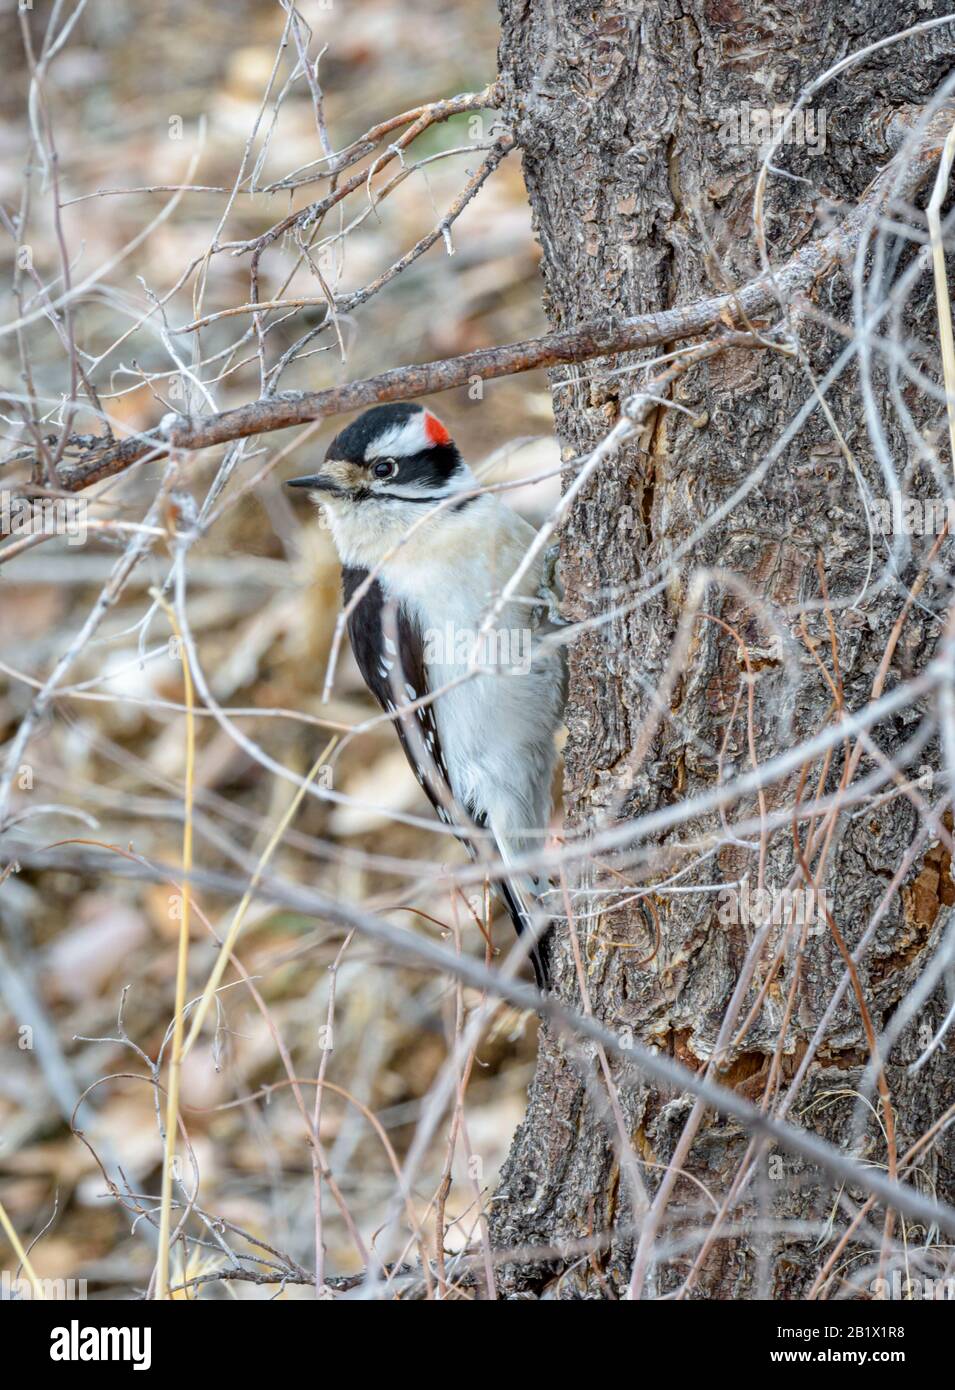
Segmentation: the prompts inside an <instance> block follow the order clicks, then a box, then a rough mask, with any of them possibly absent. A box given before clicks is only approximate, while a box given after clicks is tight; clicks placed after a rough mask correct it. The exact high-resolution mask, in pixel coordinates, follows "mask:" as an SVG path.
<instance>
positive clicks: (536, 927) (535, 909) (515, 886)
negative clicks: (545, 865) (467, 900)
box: [499, 878, 553, 994]
mask: <svg viewBox="0 0 955 1390" xmlns="http://www.w3.org/2000/svg"><path fill="white" fill-rule="evenodd" d="M525 882H526V883H527V887H526V888H523V887H522V886H521V884H520V883H518V881H517V880H516V879H513V878H511V879H507V878H503V879H501V882H500V885H499V887H500V892H501V897H502V898H503V899H504V905H505V906H506V908H507V911H508V913H509V915H510V918H511V921H512V922H513V923H514V930H515V931H516V932H517V934H518V936H524V935H525V933H529V934H530V937H531V940H532V942H533V945H532V946H531V947H530V950H529V951H528V955H529V956H530V961H531V964H532V965H533V967H534V978H535V979H536V981H537V988H538V989H539V990H540V991H541V993H542V994H545V993H546V992H547V991H548V990H549V989H550V984H551V972H550V934H551V931H552V926H553V924H552V923H551V922H549V921H547V920H546V918H545V917H544V914H543V910H542V908H541V905H540V903H539V902H538V900H537V897H536V894H535V893H534V891H533V887H532V886H531V882H530V880H525Z"/></svg>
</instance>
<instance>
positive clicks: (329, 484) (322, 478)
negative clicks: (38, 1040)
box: [285, 473, 341, 493]
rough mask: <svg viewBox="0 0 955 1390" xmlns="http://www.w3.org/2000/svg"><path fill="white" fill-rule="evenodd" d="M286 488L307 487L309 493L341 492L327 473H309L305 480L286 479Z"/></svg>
mask: <svg viewBox="0 0 955 1390" xmlns="http://www.w3.org/2000/svg"><path fill="white" fill-rule="evenodd" d="M285 486H286V487H307V488H308V489H309V491H311V492H333V493H334V492H337V493H340V492H341V488H340V487H339V485H338V483H336V481H335V479H334V478H331V477H329V475H328V474H327V473H310V474H309V475H308V476H307V477H305V478H287V479H286V480H285Z"/></svg>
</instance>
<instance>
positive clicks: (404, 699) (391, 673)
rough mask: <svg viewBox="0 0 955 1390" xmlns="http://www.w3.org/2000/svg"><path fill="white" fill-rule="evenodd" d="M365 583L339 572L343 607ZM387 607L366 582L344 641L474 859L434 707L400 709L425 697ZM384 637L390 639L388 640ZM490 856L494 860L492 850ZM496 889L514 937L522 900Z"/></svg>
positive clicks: (407, 626)
mask: <svg viewBox="0 0 955 1390" xmlns="http://www.w3.org/2000/svg"><path fill="white" fill-rule="evenodd" d="M367 579H368V571H367V570H363V569H358V568H355V567H352V566H347V567H346V568H344V569H343V570H342V588H343V591H344V599H345V605H346V607H347V606H348V605H349V604H350V603H351V601H352V599H353V598H354V596H355V594H356V592H357V591H358V589H359V588H360V587H361V586H362V585H363V584H364V583H365V582H366V580H367ZM387 608H388V606H387V604H386V600H385V596H384V593H383V591H382V588H381V585H380V584H379V583H378V581H377V579H375V580H372V582H371V583H370V584H369V585H368V587H367V589H366V590H365V592H364V593H363V594H362V597H361V598H360V599H359V600H358V602H357V604H356V605H355V607H354V609H353V610H352V612H351V613H350V614H349V617H348V636H349V638H350V640H351V645H352V651H353V652H354V654H355V660H356V662H357V663H358V669H359V671H360V672H361V674H362V679H363V680H364V682H365V684H366V685H367V687H368V689H369V690H370V691H371V693H372V695H374V697H375V699H376V700H377V701H378V703H379V705H380V706H381V708H382V709H383V710H385V711H387V713H389V714H390V715H392V716H393V718H394V722H395V728H396V730H397V733H398V738H399V739H400V740H401V746H402V748H403V749H404V752H405V757H406V758H407V759H408V762H409V763H410V764H411V767H412V768H413V770H414V774H415V776H416V777H417V779H418V781H419V782H420V783H421V785H422V787H423V788H424V790H425V793H426V795H427V797H428V800H429V801H430V802H431V804H432V806H433V807H434V809H435V810H436V811H437V813H438V815H439V816H440V818H441V819H442V820H443V821H444V823H445V824H446V825H450V826H452V827H453V829H454V831H455V834H456V835H457V837H458V839H459V840H460V841H461V842H462V843H463V844H464V846H465V847H466V849H467V851H468V854H469V855H470V856H471V858H472V859H474V860H477V859H478V858H479V855H478V852H477V849H476V848H475V845H474V843H473V841H472V840H471V839H469V837H468V835H467V833H466V831H464V830H462V828H461V826H460V823H459V821H457V820H456V819H455V817H454V815H453V814H452V811H451V808H452V807H453V806H455V805H457V804H458V803H457V802H456V801H455V798H454V790H453V788H452V786H451V777H450V774H449V772H448V766H447V763H446V762H445V758H444V754H443V752H442V751H441V740H440V738H439V736H438V725H437V720H436V719H435V713H434V704H433V703H431V704H425V705H421V706H419V707H418V708H416V709H413V710H407V711H404V712H402V709H401V706H402V705H404V704H405V703H407V704H413V703H414V702H415V701H417V700H420V699H421V698H422V696H425V695H428V694H430V693H431V689H430V684H429V681H428V668H427V665H426V663H425V659H424V643H423V641H422V637H421V633H420V632H419V630H418V628H417V625H416V624H415V623H414V622H413V621H412V619H411V618H410V617H409V616H408V614H407V612H406V611H405V609H404V608H403V606H402V605H400V604H399V605H398V606H397V608H396V609H393V610H392V611H391V612H390V613H389V614H388V617H387V618H386V612H387ZM389 632H390V633H393V634H394V635H393V636H390V635H389ZM396 697H398V698H396ZM462 809H463V810H464V811H465V812H466V813H467V815H468V816H470V818H471V821H472V822H473V824H474V825H476V826H477V827H478V828H480V829H482V830H486V829H487V828H488V827H487V820H486V817H485V815H484V812H483V810H482V809H481V808H480V807H475V806H471V805H467V806H465V807H463V808H462ZM495 851H496V852H497V853H498V856H499V857H500V852H499V850H498V847H497V846H496V845H495ZM498 888H499V891H500V893H501V897H502V898H503V899H504V903H505V906H506V907H507V911H508V914H509V916H510V918H511V920H512V922H513V923H514V928H515V930H516V931H517V933H518V935H520V934H521V933H522V932H523V931H524V930H525V929H527V928H528V927H529V925H530V923H531V916H530V913H529V911H528V908H527V906H526V905H525V903H524V902H523V895H522V894H521V892H520V890H519V889H518V887H517V885H515V884H511V883H509V882H508V880H507V879H502V881H501V882H500V884H499V885H498ZM540 946H541V942H540V940H539V941H538V943H537V944H536V945H535V946H534V948H533V949H532V950H531V951H530V958H531V962H532V964H533V966H534V974H535V976H536V978H537V984H538V987H539V988H540V989H542V990H544V989H546V988H547V987H548V984H547V968H546V966H545V964H544V962H543V959H542V956H541V951H540Z"/></svg>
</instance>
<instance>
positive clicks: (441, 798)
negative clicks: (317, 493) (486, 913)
mask: <svg viewBox="0 0 955 1390" xmlns="http://www.w3.org/2000/svg"><path fill="white" fill-rule="evenodd" d="M367 578H368V572H367V570H362V569H355V568H351V567H349V568H346V569H344V570H343V571H342V587H343V590H344V597H345V604H346V607H347V605H348V604H349V603H350V602H351V600H352V598H353V597H354V595H355V592H356V591H357V590H358V588H359V587H360V586H361V585H362V584H364V582H365V581H366V580H367ZM385 613H386V602H385V596H384V593H383V592H382V588H381V585H380V584H379V583H378V580H377V579H374V580H372V582H371V584H369V586H368V588H367V590H366V591H365V593H364V594H363V595H362V597H361V598H360V599H359V601H358V603H357V604H356V606H355V608H354V610H353V611H352V612H351V613H350V614H349V617H348V636H349V638H350V639H351V645H352V651H353V652H354V653H355V660H356V662H357V663H358V669H359V671H360V672H361V674H362V679H363V680H364V682H365V684H366V685H367V687H368V689H369V690H370V691H371V693H372V695H374V697H375V699H376V700H377V701H378V703H379V705H381V707H382V709H383V710H386V711H387V712H388V713H389V714H391V715H393V716H394V720H395V728H396V729H397V732H398V737H399V739H400V740H401V746H402V748H403V749H404V751H405V757H406V758H407V759H408V762H409V763H410V764H411V766H412V768H413V769H414V773H415V776H416V777H417V779H418V781H419V782H420V783H421V785H422V787H423V788H424V790H425V793H426V794H427V797H428V800H429V801H430V802H431V804H432V806H433V807H434V809H435V810H436V811H437V813H438V815H439V816H440V817H441V819H442V820H443V821H445V822H446V824H448V825H452V824H453V823H454V819H453V817H452V816H451V814H450V811H449V806H450V804H451V802H452V801H453V795H454V794H453V792H452V790H451V778H450V776H449V774H448V768H447V764H446V763H445V760H444V754H443V753H442V751H441V740H440V739H439V737H438V724H437V720H436V719H435V714H434V705H433V704H427V705H422V706H420V707H419V708H417V709H414V710H409V711H407V712H405V713H402V712H401V710H400V706H401V705H404V704H413V703H414V702H415V701H416V700H420V699H421V698H422V696H425V695H428V694H430V688H429V685H428V671H427V667H426V665H425V660H424V644H423V642H422V639H421V634H420V632H419V631H418V629H417V626H416V625H415V624H414V623H413V622H412V621H411V620H410V618H409V617H408V614H407V613H406V611H405V609H404V608H403V607H402V606H401V605H399V606H398V607H397V609H396V610H395V611H394V613H393V620H392V621H391V622H388V621H386V617H385ZM389 629H391V630H392V631H393V632H394V636H389V635H388V630H389ZM460 838H461V839H462V840H464V842H465V844H467V845H468V849H469V851H470V852H471V853H472V854H473V853H474V850H473V846H472V845H471V844H470V843H469V842H468V840H467V838H466V836H464V835H462V836H461V837H460Z"/></svg>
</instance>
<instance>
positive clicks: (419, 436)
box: [365, 410, 431, 459]
mask: <svg viewBox="0 0 955 1390" xmlns="http://www.w3.org/2000/svg"><path fill="white" fill-rule="evenodd" d="M424 421H425V413H424V411H423V410H421V411H418V412H417V413H416V414H415V415H412V416H411V418H410V420H405V421H404V422H403V423H402V424H400V425H391V426H389V428H388V429H386V430H385V432H384V434H381V435H379V436H378V438H377V439H375V440H373V441H372V442H371V444H369V445H368V448H367V449H366V450H365V458H366V459H379V458H399V459H401V458H409V457H410V456H411V455H412V454H420V452H421V450H422V449H427V448H429V447H430V445H431V440H430V439H429V438H428V436H427V434H426V433H425V428H424Z"/></svg>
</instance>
